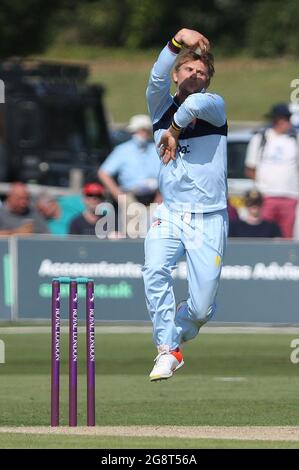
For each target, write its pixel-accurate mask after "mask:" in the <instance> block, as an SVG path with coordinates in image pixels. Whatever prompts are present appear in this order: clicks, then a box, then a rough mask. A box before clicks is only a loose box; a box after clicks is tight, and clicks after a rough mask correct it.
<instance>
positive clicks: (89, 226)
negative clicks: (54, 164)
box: [69, 183, 105, 235]
mask: <svg viewBox="0 0 299 470" xmlns="http://www.w3.org/2000/svg"><path fill="white" fill-rule="evenodd" d="M104 191H105V190H104V188H103V186H102V185H101V184H99V183H87V184H85V185H84V187H83V195H84V204H85V210H84V211H83V212H82V213H81V214H80V215H78V216H77V217H75V218H74V219H72V220H71V222H70V227H69V234H71V235H95V226H96V223H97V222H98V220H99V219H100V218H101V216H98V215H96V214H95V210H96V208H97V206H98V205H99V204H100V203H101V202H103V201H104Z"/></svg>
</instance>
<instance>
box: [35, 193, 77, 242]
mask: <svg viewBox="0 0 299 470" xmlns="http://www.w3.org/2000/svg"><path fill="white" fill-rule="evenodd" d="M36 207H37V209H38V210H39V212H40V213H41V214H42V216H43V217H44V218H45V219H46V221H47V224H48V229H49V231H50V233H52V234H53V235H67V234H68V233H69V225H70V221H71V220H72V219H73V218H74V217H76V216H78V215H79V214H81V213H82V211H84V209H85V205H84V202H83V198H82V196H81V195H70V196H59V197H58V198H57V199H55V198H54V197H52V196H50V195H48V194H46V193H45V194H42V195H41V196H40V197H39V198H38V200H37V202H36Z"/></svg>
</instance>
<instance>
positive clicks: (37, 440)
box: [0, 434, 299, 449]
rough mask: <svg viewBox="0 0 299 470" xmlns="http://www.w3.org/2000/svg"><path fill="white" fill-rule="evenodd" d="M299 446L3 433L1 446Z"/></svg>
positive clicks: (291, 446) (291, 445)
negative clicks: (4, 434)
mask: <svg viewBox="0 0 299 470" xmlns="http://www.w3.org/2000/svg"><path fill="white" fill-rule="evenodd" d="M78 447H80V448H81V449H273V448H275V449H298V448H299V446H298V442H297V443H296V442H277V441H234V440H219V439H218V440H217V439H179V438H177V437H175V436H174V437H173V438H163V439H161V438H154V437H153V438H142V437H134V438H132V437H131V438H128V437H109V436H107V437H105V436H104V437H91V436H80V438H79V437H78V436H40V435H38V434H32V435H29V436H26V435H20V434H8V435H6V436H0V449H77V448H78Z"/></svg>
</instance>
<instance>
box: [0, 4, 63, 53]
mask: <svg viewBox="0 0 299 470" xmlns="http://www.w3.org/2000/svg"><path fill="white" fill-rule="evenodd" d="M59 4H61V2H59V1H58V0H53V1H52V2H44V1H43V0H27V1H26V2H24V1H22V0H2V2H1V9H0V43H1V57H2V58H5V57H8V56H10V55H20V56H21V55H24V54H28V53H32V52H39V51H42V50H43V49H44V48H45V46H46V45H47V44H48V41H49V39H50V37H49V35H48V29H47V28H48V25H49V21H50V20H51V18H52V14H53V12H54V11H55V10H56V9H57V6H58V5H59Z"/></svg>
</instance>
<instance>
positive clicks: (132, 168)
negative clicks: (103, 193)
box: [98, 114, 160, 202]
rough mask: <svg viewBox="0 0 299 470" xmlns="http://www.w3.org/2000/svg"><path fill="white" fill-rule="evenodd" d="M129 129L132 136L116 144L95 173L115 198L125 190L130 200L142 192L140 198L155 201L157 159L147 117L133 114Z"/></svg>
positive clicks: (157, 172) (157, 171) (158, 166)
mask: <svg viewBox="0 0 299 470" xmlns="http://www.w3.org/2000/svg"><path fill="white" fill-rule="evenodd" d="M128 130H129V131H130V132H131V133H132V138H131V139H130V140H129V141H127V142H124V143H123V144H120V145H118V146H116V147H115V149H114V150H113V151H112V153H111V154H110V155H108V157H107V158H106V160H105V162H104V163H103V164H102V165H101V167H100V169H99V172H98V176H99V178H100V181H101V182H102V183H103V184H104V186H105V187H106V188H107V190H108V191H109V192H110V194H111V195H112V197H113V199H114V200H115V201H117V198H118V196H119V195H121V194H124V193H126V194H130V196H132V199H133V200H138V198H139V196H140V194H141V197H142V198H146V199H147V200H151V201H154V199H155V197H156V195H157V194H158V191H157V188H158V174H159V170H160V160H159V157H158V154H157V151H156V147H155V144H154V142H153V140H152V123H151V120H150V118H149V116H147V115H143V114H137V115H136V116H133V117H132V118H131V119H130V122H129V126H128ZM115 178H117V182H116V181H115ZM132 199H131V200H132ZM140 202H142V201H140Z"/></svg>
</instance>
